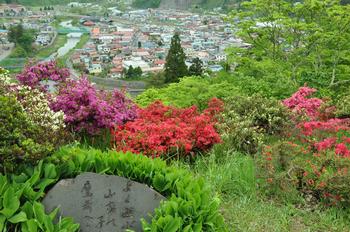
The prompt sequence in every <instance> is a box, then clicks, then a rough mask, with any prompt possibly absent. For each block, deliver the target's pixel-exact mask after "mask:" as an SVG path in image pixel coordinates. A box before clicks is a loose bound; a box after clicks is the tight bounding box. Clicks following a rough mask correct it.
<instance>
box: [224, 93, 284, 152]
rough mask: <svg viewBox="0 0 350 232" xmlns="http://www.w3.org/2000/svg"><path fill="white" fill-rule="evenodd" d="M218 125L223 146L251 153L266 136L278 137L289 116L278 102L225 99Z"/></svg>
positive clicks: (253, 98)
mask: <svg viewBox="0 0 350 232" xmlns="http://www.w3.org/2000/svg"><path fill="white" fill-rule="evenodd" d="M225 108H226V109H225V111H224V113H223V118H222V123H221V125H220V126H219V128H220V130H221V133H222V138H223V140H224V142H225V145H226V146H228V147H230V148H231V149H232V148H233V149H236V150H238V151H243V152H247V153H249V154H254V153H256V152H257V151H258V149H259V147H260V146H261V145H262V144H263V142H264V139H265V136H266V135H280V134H282V133H283V131H284V129H285V128H286V127H287V126H288V122H289V113H288V110H287V108H285V107H284V106H283V105H282V104H281V103H280V102H279V101H277V100H273V99H267V98H264V97H261V96H258V95H255V96H252V97H245V96H235V97H230V98H228V99H226V104H225Z"/></svg>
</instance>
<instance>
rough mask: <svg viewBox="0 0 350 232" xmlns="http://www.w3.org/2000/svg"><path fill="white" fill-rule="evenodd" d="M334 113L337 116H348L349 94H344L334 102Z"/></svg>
mask: <svg viewBox="0 0 350 232" xmlns="http://www.w3.org/2000/svg"><path fill="white" fill-rule="evenodd" d="M335 114H336V116H337V117H338V118H349V117H350V95H345V96H343V97H341V98H340V99H339V100H338V101H337V102H336V111H335Z"/></svg>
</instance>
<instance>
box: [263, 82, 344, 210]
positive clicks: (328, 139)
mask: <svg viewBox="0 0 350 232" xmlns="http://www.w3.org/2000/svg"><path fill="white" fill-rule="evenodd" d="M298 92H299V93H298ZM298 92H297V93H296V94H294V95H293V97H292V98H290V99H287V100H285V101H283V103H284V104H285V105H286V106H287V107H289V108H290V109H292V110H293V111H294V112H295V113H296V117H294V123H295V124H296V126H295V128H294V129H293V130H292V131H291V132H290V133H289V135H290V136H289V137H288V139H286V140H285V141H283V142H281V143H278V144H276V145H274V146H272V147H269V146H266V147H265V148H264V149H263V153H262V156H261V158H262V167H263V169H264V171H265V172H264V173H265V175H266V176H265V178H267V181H268V182H270V183H275V184H279V185H280V186H282V185H284V187H285V186H288V185H290V183H292V184H293V186H294V187H296V188H297V189H298V190H299V191H301V192H302V193H304V194H307V195H311V196H313V198H314V199H317V200H322V201H324V202H326V203H327V204H331V205H336V204H342V205H346V206H348V205H349V204H350V196H349V192H350V185H349V182H350V173H349V171H350V150H349V148H350V136H349V135H350V134H349V132H350V123H349V119H339V118H325V117H324V112H323V111H322V109H323V108H322V104H323V102H324V101H323V100H321V99H317V98H307V96H309V94H311V93H314V92H315V90H313V89H310V88H307V87H303V88H301V89H300V90H299V91H298ZM305 93H308V94H305ZM332 109H334V108H332ZM334 110H335V109H334ZM301 114H302V115H303V116H305V114H306V115H307V116H308V117H306V118H305V117H299V116H300V115H301ZM301 118H302V120H301ZM281 173H282V174H281Z"/></svg>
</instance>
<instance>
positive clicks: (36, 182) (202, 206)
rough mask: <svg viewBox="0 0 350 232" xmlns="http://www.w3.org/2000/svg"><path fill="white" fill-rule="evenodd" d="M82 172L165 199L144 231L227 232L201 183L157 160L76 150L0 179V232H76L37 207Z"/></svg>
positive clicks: (70, 224)
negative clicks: (139, 186)
mask: <svg viewBox="0 0 350 232" xmlns="http://www.w3.org/2000/svg"><path fill="white" fill-rule="evenodd" d="M83 172H95V173H103V174H107V175H118V176H122V177H126V178H130V179H131V180H134V181H138V182H141V183H144V184H147V185H149V186H152V187H153V188H154V189H156V190H157V191H158V192H160V193H161V194H163V195H164V196H166V197H167V198H168V200H167V201H165V202H162V203H161V206H160V207H159V208H157V209H156V210H155V214H154V217H153V219H152V222H151V223H150V224H149V223H147V222H145V221H142V224H143V229H144V231H167V232H171V231H174V232H176V231H227V229H226V226H225V224H224V220H223V217H222V216H221V215H220V213H219V200H218V198H215V197H213V194H212V193H211V190H210V189H209V187H208V186H207V185H206V183H205V182H204V180H203V179H202V178H199V177H194V176H192V175H191V173H190V172H188V171H186V170H181V169H178V168H175V167H168V166H167V165H166V163H165V162H164V161H161V160H158V159H153V160H152V159H149V158H147V157H144V156H141V155H134V154H131V153H127V154H123V153H117V152H113V151H109V152H105V153H104V152H101V151H99V150H88V149H82V148H79V147H63V148H61V149H60V150H59V151H58V152H56V153H55V154H54V155H53V156H52V157H50V159H49V160H45V161H43V162H40V164H39V165H38V166H37V167H35V168H28V169H27V170H26V171H25V172H24V173H22V174H21V175H19V176H18V175H17V176H15V175H12V176H1V175H0V231H8V230H10V231H16V230H17V231H24V232H25V231H30V232H35V231H62V232H64V231H67V232H68V231H69V232H72V231H77V230H78V228H79V226H78V225H77V224H74V222H73V220H72V219H69V218H65V219H64V220H62V221H61V222H60V223H59V224H56V225H55V224H53V222H52V221H53V220H52V219H53V218H54V216H55V213H56V211H55V212H53V213H51V214H50V215H46V214H45V213H44V208H43V205H42V204H41V203H39V201H40V200H41V199H42V198H43V197H44V195H45V192H46V191H47V190H48V188H49V187H50V186H52V185H54V184H55V183H56V182H58V181H59V180H60V179H65V178H72V177H75V176H77V175H78V174H80V173H83ZM2 225H3V226H2ZM2 227H3V228H2Z"/></svg>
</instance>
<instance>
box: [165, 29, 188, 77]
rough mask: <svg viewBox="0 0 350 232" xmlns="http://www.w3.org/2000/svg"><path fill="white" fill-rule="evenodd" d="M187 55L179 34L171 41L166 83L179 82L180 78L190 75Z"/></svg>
mask: <svg viewBox="0 0 350 232" xmlns="http://www.w3.org/2000/svg"><path fill="white" fill-rule="evenodd" d="M185 60H186V55H185V53H184V51H183V49H182V47H181V40H180V36H179V34H177V33H176V34H175V35H174V36H173V38H172V39H171V46H170V49H169V53H168V56H167V58H166V64H165V82H167V83H170V82H178V81H179V78H181V77H184V76H186V75H187V74H188V70H187V66H186V63H185Z"/></svg>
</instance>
